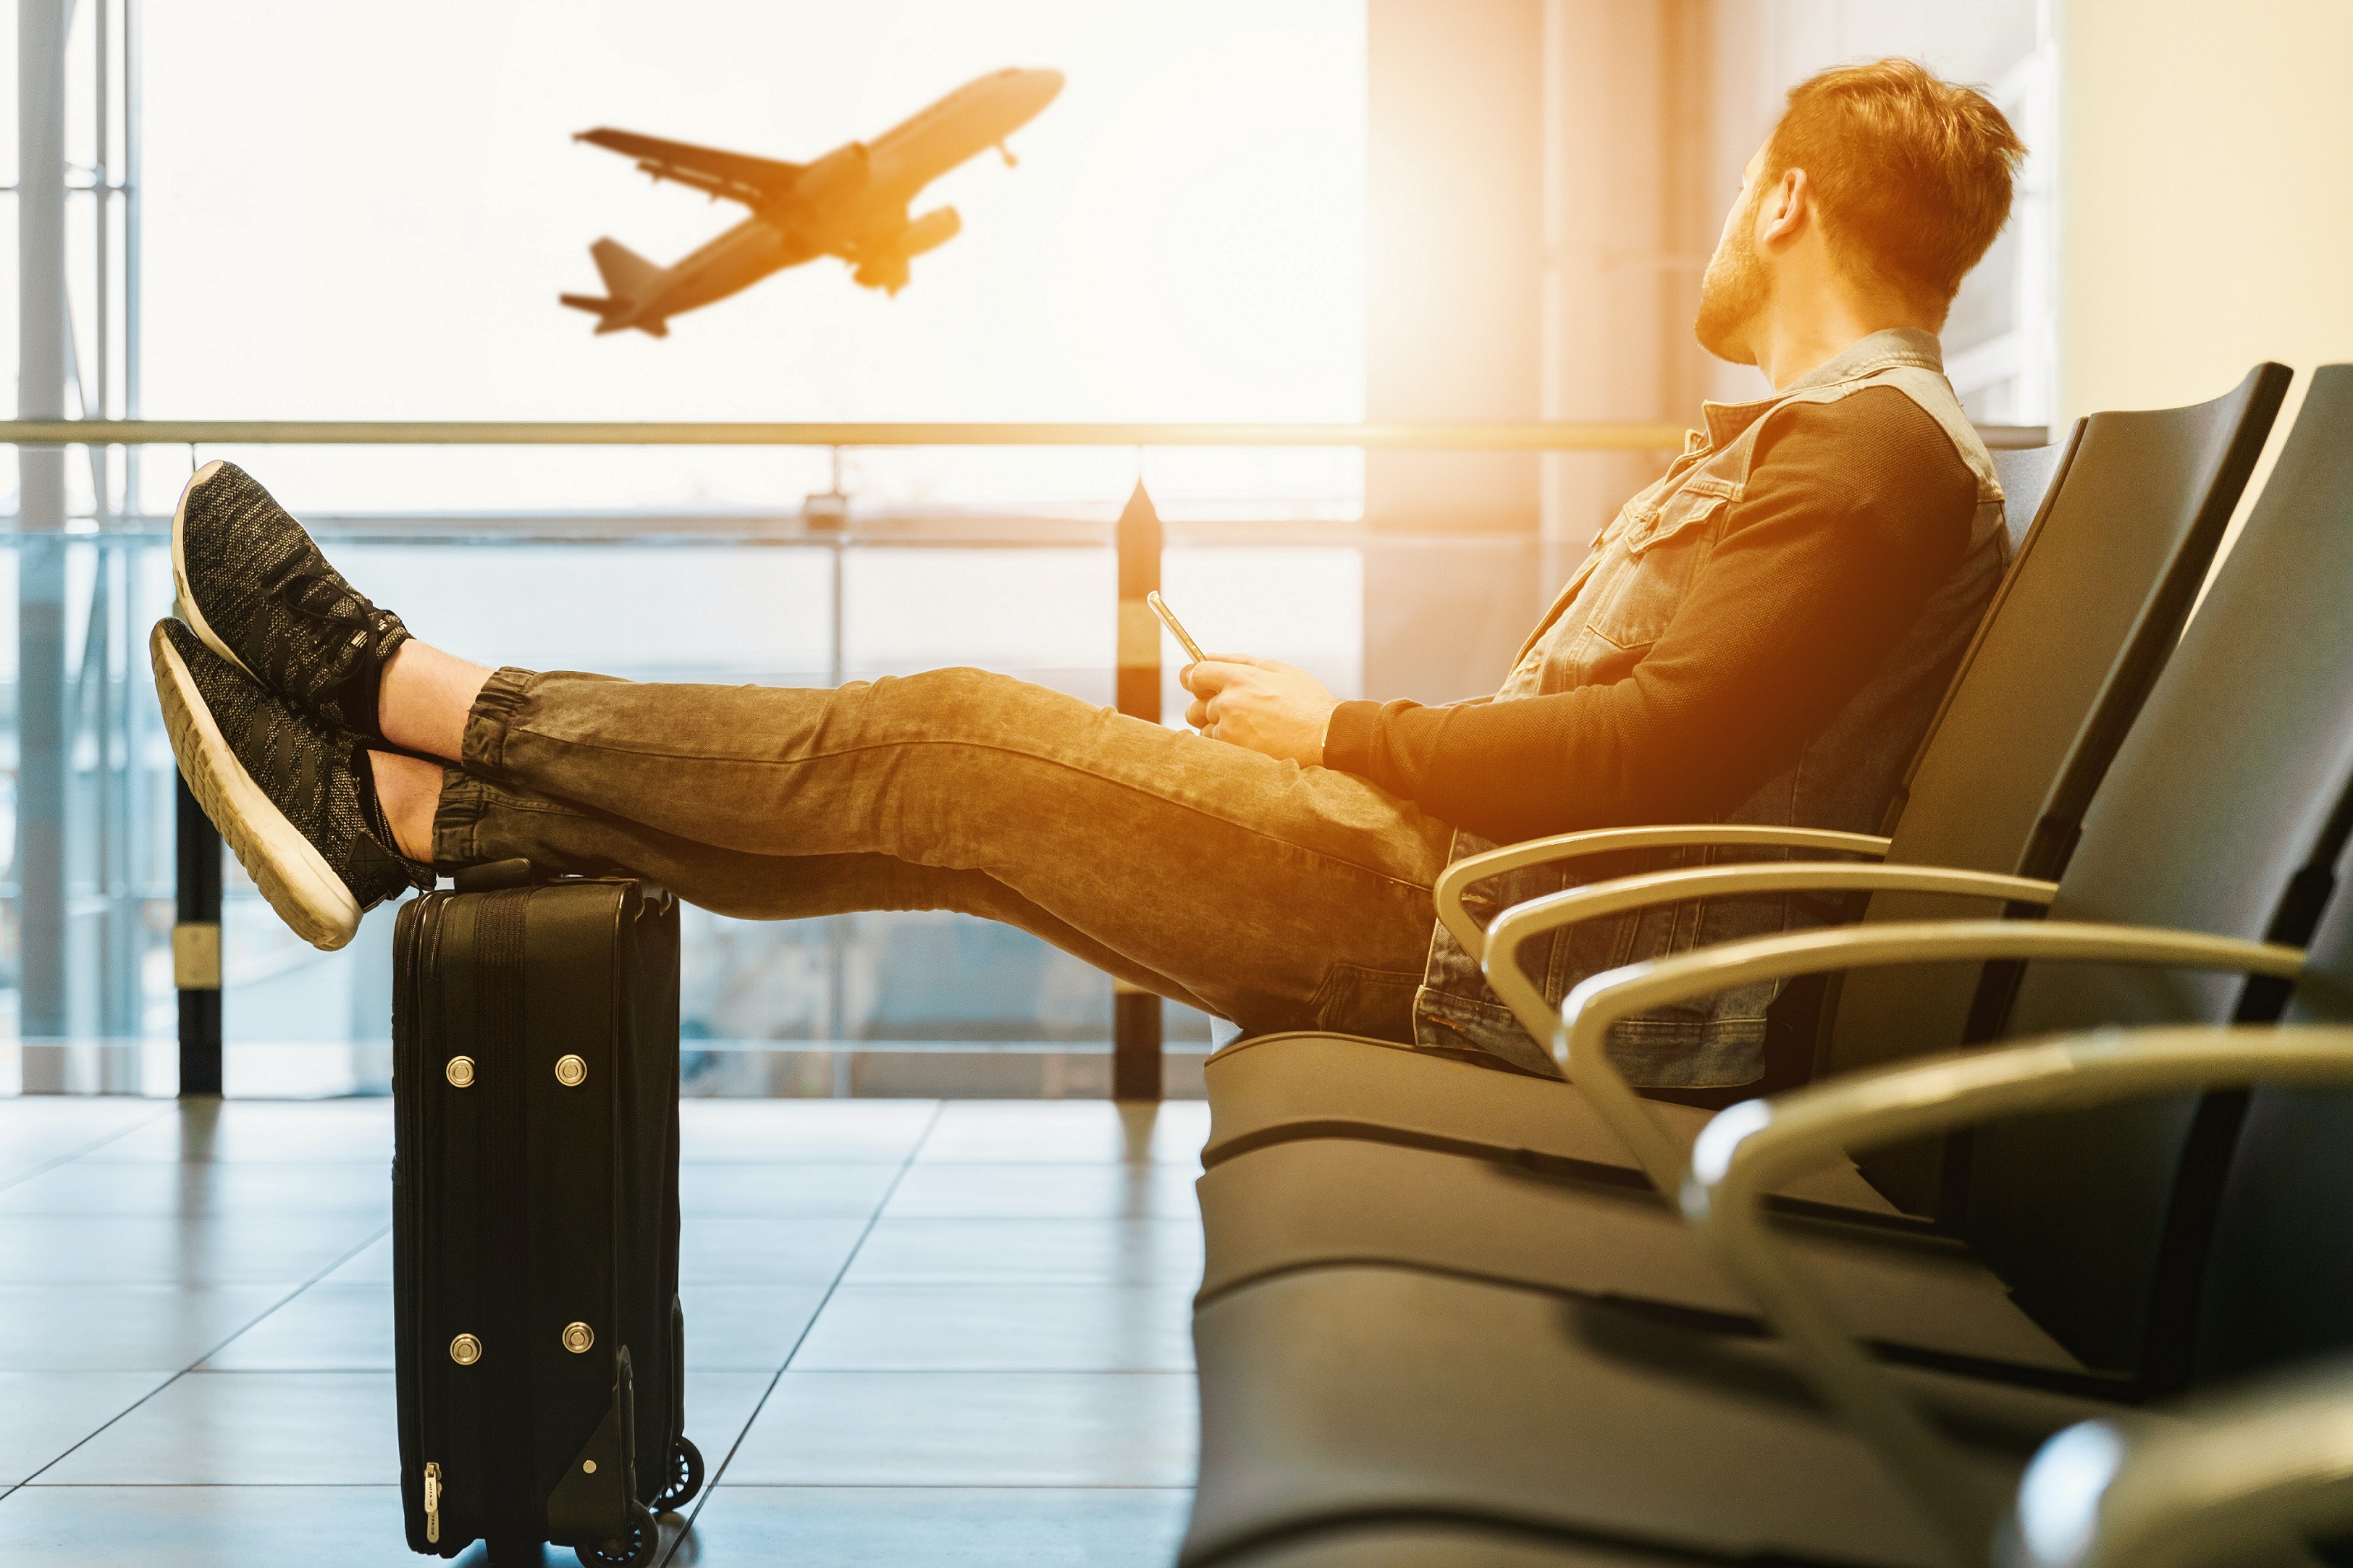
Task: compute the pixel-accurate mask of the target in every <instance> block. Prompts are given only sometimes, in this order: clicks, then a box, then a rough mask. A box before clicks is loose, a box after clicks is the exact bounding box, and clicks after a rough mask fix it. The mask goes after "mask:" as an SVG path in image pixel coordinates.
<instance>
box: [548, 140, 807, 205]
mask: <svg viewBox="0 0 2353 1568" xmlns="http://www.w3.org/2000/svg"><path fill="white" fill-rule="evenodd" d="M573 140H574V141H575V142H589V143H591V144H593V145H595V146H598V147H603V148H605V149H607V151H609V152H614V153H621V154H622V155H623V156H625V157H629V158H635V159H636V160H637V161H638V168H640V169H643V170H644V171H645V172H646V173H647V174H651V175H652V176H653V177H654V178H656V179H657V180H673V181H675V182H677V183H678V184H681V185H691V186H693V187H694V188H695V189H696V190H698V191H706V192H708V193H710V194H711V195H714V196H725V197H726V198H727V199H728V200H730V201H737V202H742V203H744V205H746V206H759V205H765V203H768V202H772V201H774V200H776V198H777V197H779V196H781V195H784V194H785V193H786V191H789V190H791V189H792V186H793V182H794V181H795V180H796V179H797V178H799V176H800V172H801V171H802V170H803V169H804V168H806V167H807V164H805V163H785V162H784V161H783V160H781V159H776V158H754V157H752V156H751V155H750V154H748V153H723V152H720V151H719V150H718V149H716V148H713V147H697V146H695V145H693V144H692V143H691V142H665V141H663V140H661V139H660V138H659V137H657V136H640V135H638V133H637V132H634V131H613V130H608V129H607V128H605V127H603V126H599V127H597V128H596V130H594V131H583V132H580V133H579V134H578V135H576V136H575V137H574V138H573Z"/></svg>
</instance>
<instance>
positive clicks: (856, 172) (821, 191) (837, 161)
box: [793, 142, 873, 206]
mask: <svg viewBox="0 0 2353 1568" xmlns="http://www.w3.org/2000/svg"><path fill="white" fill-rule="evenodd" d="M872 162H873V160H872V156H871V154H870V153H868V152H867V151H866V143H865V142H850V143H849V145H848V146H846V147H836V148H835V149H834V150H833V151H832V152H830V153H827V154H826V155H825V156H824V157H822V158H819V159H818V161H817V162H816V163H811V164H810V165H809V166H808V167H807V168H806V169H803V170H802V171H801V172H800V174H799V175H798V176H797V177H796V178H795V179H794V181H793V199H794V200H795V201H797V202H800V203H802V204H804V205H808V206H822V205H825V204H826V203H827V202H828V201H831V200H833V199H835V198H837V197H839V196H846V195H852V194H854V193H855V192H856V191H857V190H858V188H859V187H860V186H861V185H863V184H866V181H867V176H868V174H869V168H870V165H871V163H872Z"/></svg>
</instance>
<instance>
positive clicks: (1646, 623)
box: [1571, 489, 1728, 685]
mask: <svg viewBox="0 0 2353 1568" xmlns="http://www.w3.org/2000/svg"><path fill="white" fill-rule="evenodd" d="M1727 502H1728V498H1726V497H1725V496H1721V495H1715V494H1708V493H1704V492H1702V493H1694V491H1693V490H1691V489H1684V490H1682V491H1679V492H1677V493H1676V494H1674V495H1672V496H1670V497H1669V498H1667V500H1666V503H1665V504H1664V505H1663V506H1662V507H1661V508H1660V509H1659V512H1658V515H1657V516H1655V517H1653V518H1651V519H1650V520H1649V521H1646V522H1644V523H1642V524H1641V525H1640V526H1638V527H1636V528H1634V529H1631V530H1630V531H1628V533H1627V535H1626V536H1625V538H1624V539H1623V541H1621V542H1620V548H1621V549H1622V550H1623V551H1624V552H1625V558H1624V560H1623V561H1622V562H1621V563H1620V565H1619V568H1618V571H1617V572H1616V574H1614V576H1613V579H1612V581H1611V582H1610V584H1609V587H1608V588H1607V589H1606V590H1605V591H1604V592H1602V593H1601V594H1599V595H1597V596H1596V599H1595V603H1594V605H1593V609H1592V612H1591V614H1589V615H1588V616H1587V617H1586V623H1585V631H1586V632H1587V633H1588V634H1589V636H1583V637H1578V638H1577V643H1578V646H1579V647H1581V648H1583V649H1584V650H1585V652H1586V656H1587V661H1588V664H1589V665H1590V666H1591V668H1588V670H1585V671H1581V672H1579V676H1578V678H1577V679H1574V680H1573V681H1572V682H1571V684H1574V685H1585V684H1588V683H1590V682H1591V681H1593V680H1597V679H1605V680H1617V679H1624V677H1625V674H1626V671H1627V669H1630V668H1632V666H1633V664H1634V663H1636V662H1639V658H1640V656H1641V654H1642V653H1643V652H1644V651H1646V650H1647V649H1648V648H1649V647H1650V646H1651V644H1652V643H1654V642H1656V641H1658V640H1659V637H1661V635H1662V634H1663V633H1664V632H1665V631H1666V629H1667V624H1668V623H1669V622H1670V621H1672V620H1673V619H1674V617H1675V612H1676V611H1678V610H1679V609H1681V608H1682V607H1683V599H1684V597H1685V595H1687V594H1689V592H1690V591H1691V584H1692V579H1693V578H1694V577H1695V576H1696V575H1697V574H1698V573H1699V569H1700V566H1701V564H1702V563H1704V562H1705V561H1706V560H1707V557H1708V555H1709V553H1710V552H1712V551H1714V549H1715V541H1716V537H1717V534H1718V532H1719V524H1720V522H1721V520H1722V517H1723V514H1724V509H1725V506H1726V504H1727ZM1619 664H1622V665H1623V666H1624V668H1602V667H1603V666H1614V665H1619Z"/></svg>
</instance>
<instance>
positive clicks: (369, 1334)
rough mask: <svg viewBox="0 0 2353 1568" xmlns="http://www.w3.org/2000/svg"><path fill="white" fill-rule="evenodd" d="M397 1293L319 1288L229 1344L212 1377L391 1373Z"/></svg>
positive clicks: (212, 1359)
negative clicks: (217, 1374)
mask: <svg viewBox="0 0 2353 1568" xmlns="http://www.w3.org/2000/svg"><path fill="white" fill-rule="evenodd" d="M392 1350H393V1343H392V1288H391V1287H390V1286H388V1285H325V1284H320V1285H313V1286H311V1288H310V1289H307V1290H305V1291H303V1292H302V1293H301V1295H299V1296H297V1297H295V1298H294V1299H293V1300H290V1301H289V1302H287V1303H286V1304H285V1305H284V1306H282V1307H280V1308H279V1309H278V1310H275V1311H273V1312H271V1313H270V1314H269V1316H268V1317H266V1318H264V1319H262V1320H261V1321H259V1322H258V1323H256V1324H254V1325H253V1327H251V1328H249V1329H248V1330H246V1331H245V1332H243V1333H241V1334H239V1335H237V1338H235V1339H233V1340H231V1341H229V1342H228V1343H227V1344H225V1345H223V1346H222V1347H221V1348H220V1349H219V1350H217V1351H216V1352H213V1354H212V1355H211V1356H209V1357H208V1358H206V1361H205V1362H204V1363H203V1366H204V1368H205V1370H206V1371H208V1372H390V1371H391V1370H392Z"/></svg>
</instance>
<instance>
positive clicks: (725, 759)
mask: <svg viewBox="0 0 2353 1568" xmlns="http://www.w3.org/2000/svg"><path fill="white" fill-rule="evenodd" d="M1451 837H1452V829H1451V827H1450V826H1447V825H1446V824H1444V823H1441V822H1439V821H1437V820H1436V819H1434V818H1432V817H1430V816H1426V815H1425V814H1423V813H1422V812H1421V811H1419V809H1417V808H1416V807H1415V806H1413V805H1409V804H1408V803H1406V802H1404V801H1400V800H1398V799H1395V798H1393V797H1391V796H1390V795H1386V794H1384V793H1382V792H1381V791H1380V790H1378V789H1376V788H1375V787H1373V786H1372V785H1371V784H1367V783H1366V782H1365V781H1364V780H1362V779H1360V778H1357V777H1356V776H1355V775H1354V774H1350V773H1337V772H1334V771H1332V770H1329V769H1325V768H1303V767H1300V766H1299V765H1297V764H1296V763H1287V762H1276V761H1274V760H1273V759H1271V758H1269V757H1264V756H1261V755H1260V754H1258V753H1257V752H1249V751H1245V750H1243V749H1242V748H1240V747H1239V746H1232V745H1227V744H1223V743H1220V742H1215V741H1209V740H1204V739H1202V738H1201V737H1199V736H1198V735H1192V734H1188V733H1180V732H1177V731H1170V730H1165V729H1163V728H1161V727H1160V726H1159V725H1156V724H1150V723H1146V722H1145V721H1141V720H1137V719H1129V718H1124V717H1123V716H1121V715H1119V714H1117V713H1114V712H1113V711H1110V710H1106V709H1103V708H1097V707H1094V706H1092V705H1091V704H1089V703H1086V702H1082V701H1081V700H1078V699H1077V698H1074V697H1069V696H1065V695H1063V694H1061V693H1060V692H1056V691H1050V690H1048V689H1044V688H1042V687H1037V686H1031V685H1029V684H1028V683H1026V682H1023V681H1018V680H1015V679H1010V678H1008V677H1005V676H999V675H991V674H987V673H985V672H983V671H979V670H972V669H944V670H934V671H931V672H930V673H927V674H923V675H917V676H911V677H907V678H905V679H882V680H877V681H874V682H871V684H870V683H865V682H859V683H853V684H851V685H848V686H844V687H841V688H839V689H835V690H794V689H784V688H779V687H765V686H693V685H656V684H645V683H639V682H636V681H627V680H617V679H611V678H609V677H606V676H597V675H583V674H576V673H573V672H569V671H549V672H546V673H533V672H532V671H529V670H522V669H512V668H509V669H501V670H500V671H499V672H498V673H497V674H496V675H494V676H493V677H491V681H490V683H489V685H487V686H486V687H485V688H484V689H483V690H482V694H481V696H480V699H478V700H476V702H475V704H474V707H473V710H472V711H471V713H470V715H469V716H468V719H467V722H466V731H465V739H464V742H463V757H462V762H461V763H460V764H459V766H455V767H451V768H448V770H447V771H446V773H445V774H444V779H443V784H442V790H441V797H440V804H439V806H438V811H437V813H436V816H435V818H434V826H433V860H434V866H435V868H437V869H438V870H443V871H449V870H456V869H459V868H464V867H467V866H474V865H480V864H483V863H485V862H488V861H492V860H501V859H508V858H517V857H521V858H528V859H530V860H533V861H534V862H537V863H538V864H540V865H543V866H545V867H547V868H551V869H554V870H556V871H569V872H582V873H589V874H609V873H613V872H617V871H620V872H628V873H630V874H633V875H636V876H639V877H644V878H648V879H652V880H654V881H658V882H659V883H661V884H662V885H663V886H665V887H668V888H669V889H671V890H672V891H674V892H676V893H677V894H678V895H679V896H680V897H681V898H683V899H685V900H689V901H690V902H692V903H696V904H699V905H701V906H702V907H703V908H705V909H708V910H713V911H715V912H717V913H720V914H725V915H735V916H740V917H744V918H746V919H754V920H791V919H797V918H800V917H803V916H808V915H824V914H839V913H843V912H847V911H849V910H957V911H960V912H962V913H965V914H972V915H979V916H982V917H984V918H986V919H989V920H995V921H1005V922H1006V923H1008V924H1009V925H1015V926H1018V927H1020V928H1021V929H1022V930H1024V931H1029V932H1030V933H1032V934H1033V935H1036V936H1039V937H1040V938H1043V939H1044V940H1045V941H1047V942H1051V943H1053V944H1054V945H1055V946H1057V947H1059V948H1060V949H1062V950H1063V951H1064V952H1070V953H1073V954H1075V955H1077V956H1078V957H1080V958H1082V959H1084V960H1085V961H1086V962H1087V963H1092V964H1093V965H1095V966H1096V967H1098V968H1100V969H1103V970H1104V971H1106V972H1108V973H1111V974H1113V975H1114V976H1116V977H1118V978H1120V979H1122V980H1124V981H1127V982H1129V983H1131V984H1136V985H1140V986H1143V987H1145V988H1146V989H1148V990H1151V991H1155V992H1157V993H1158V994H1161V995H1163V996H1167V997H1171V998H1173V999H1175V1000H1176V1001H1179V1002H1183V1003H1186V1004H1187V1005H1191V1006H1194V1007H1198V1008H1200V1009H1201V1010H1203V1011H1204V1012H1208V1013H1210V1014H1214V1015H1216V1016H1219V1017H1223V1018H1227V1019H1229V1020H1232V1021H1233V1022H1235V1023H1238V1024H1240V1026H1242V1027H1243V1028H1244V1029H1245V1030H1246V1031H1248V1032H1250V1033H1253V1034H1259V1033H1268V1032H1273V1031H1279V1030H1285V1029H1305V1028H1316V1029H1327V1030H1333V1031H1335V1032H1340V1033H1346V1034H1356V1035H1365V1036H1370V1037H1376V1038H1381V1039H1389V1040H1396V1041H1410V1040H1411V1039H1412V1038H1413V1023H1412V1005H1413V995H1414V990H1415V988H1416V987H1417V986H1418V985H1419V984H1420V982H1421V977H1422V966H1423V961H1424V958H1425V956H1426V954H1427V952H1428V949H1429V945H1430V924H1431V917H1432V910H1431V904H1430V886H1431V884H1432V883H1433V882H1434V881H1435V880H1436V879H1437V877H1438V874H1439V872H1440V870H1442V869H1443V868H1445V865H1446V858H1447V848H1448V844H1449V842H1450V840H1451Z"/></svg>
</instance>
